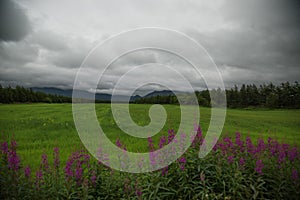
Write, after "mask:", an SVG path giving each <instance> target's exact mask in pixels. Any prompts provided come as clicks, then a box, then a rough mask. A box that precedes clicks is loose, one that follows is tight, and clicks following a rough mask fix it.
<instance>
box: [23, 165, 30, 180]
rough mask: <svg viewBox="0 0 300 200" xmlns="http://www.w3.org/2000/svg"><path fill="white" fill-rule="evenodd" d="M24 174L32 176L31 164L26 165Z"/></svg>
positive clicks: (28, 176)
mask: <svg viewBox="0 0 300 200" xmlns="http://www.w3.org/2000/svg"><path fill="white" fill-rule="evenodd" d="M24 174H25V177H26V178H30V174H31V170H30V167H29V166H27V167H25V169H24Z"/></svg>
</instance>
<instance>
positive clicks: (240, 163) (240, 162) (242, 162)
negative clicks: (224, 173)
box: [239, 157, 245, 166]
mask: <svg viewBox="0 0 300 200" xmlns="http://www.w3.org/2000/svg"><path fill="white" fill-rule="evenodd" d="M239 165H240V166H244V165H245V159H244V158H243V157H241V158H240V160H239Z"/></svg>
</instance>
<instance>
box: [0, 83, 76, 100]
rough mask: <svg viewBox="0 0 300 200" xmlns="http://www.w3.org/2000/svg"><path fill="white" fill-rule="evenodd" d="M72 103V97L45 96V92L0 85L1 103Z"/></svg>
mask: <svg viewBox="0 0 300 200" xmlns="http://www.w3.org/2000/svg"><path fill="white" fill-rule="evenodd" d="M35 102H42V103H71V102H72V99H71V98H70V97H64V96H59V95H53V94H45V93H43V92H34V91H32V89H27V88H24V87H21V86H16V88H12V87H6V88H3V87H2V86H1V85H0V103H35Z"/></svg>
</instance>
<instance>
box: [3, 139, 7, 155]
mask: <svg viewBox="0 0 300 200" xmlns="http://www.w3.org/2000/svg"><path fill="white" fill-rule="evenodd" d="M1 151H2V154H4V155H7V154H8V144H7V142H6V141H5V142H3V143H2V144H1Z"/></svg>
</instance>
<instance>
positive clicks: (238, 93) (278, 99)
mask: <svg viewBox="0 0 300 200" xmlns="http://www.w3.org/2000/svg"><path fill="white" fill-rule="evenodd" d="M210 92H211V94H213V95H218V94H220V93H221V90H220V89H217V90H212V91H210ZM210 92H209V91H208V90H203V91H196V92H195V95H196V97H197V100H198V103H199V105H201V106H206V107H210V106H211V103H214V102H211V99H210ZM188 96H189V95H188V94H187V95H186V97H185V98H186V99H187V100H186V102H187V104H189V103H190V102H189V101H188ZM226 99H227V107H230V108H249V107H262V108H300V85H299V83H298V82H295V83H292V84H291V83H289V82H285V83H281V84H280V85H274V84H272V83H269V84H263V85H259V86H256V85H255V84H250V85H245V84H243V85H242V86H241V87H240V88H239V87H237V86H235V87H234V88H231V89H226ZM25 102H27V103H34V102H43V103H70V102H72V99H71V98H70V97H65V96H59V95H53V94H45V93H42V92H34V91H32V89H27V88H24V87H21V86H16V88H12V87H6V88H4V87H2V86H1V85H0V103H25ZM108 102H109V101H100V100H96V103H108ZM132 103H137V104H178V99H177V97H176V96H175V95H166V96H152V97H147V98H139V99H136V100H134V101H133V102H132Z"/></svg>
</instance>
